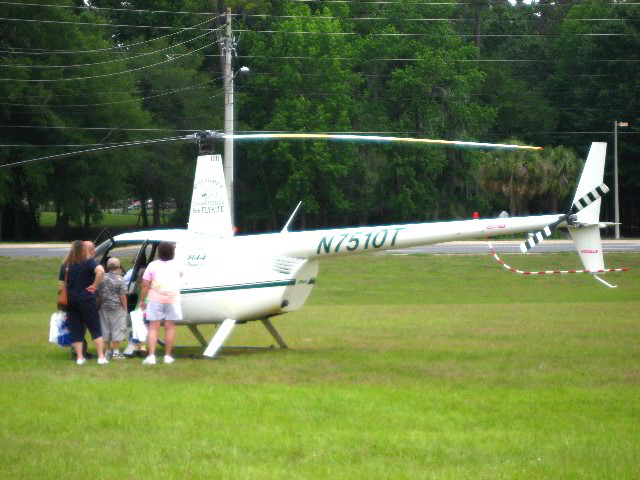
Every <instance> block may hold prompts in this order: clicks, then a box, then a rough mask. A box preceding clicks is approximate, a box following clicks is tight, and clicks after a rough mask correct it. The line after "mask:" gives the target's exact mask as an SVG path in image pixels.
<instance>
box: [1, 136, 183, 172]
mask: <svg viewBox="0 0 640 480" xmlns="http://www.w3.org/2000/svg"><path fill="white" fill-rule="evenodd" d="M179 140H184V136H181V137H168V138H159V139H156V140H140V141H137V142H125V143H120V144H115V145H110V146H107V147H97V148H89V149H86V150H78V151H76V152H67V153H59V154H56V155H47V156H46V157H39V158H31V159H29V160H20V161H18V162H12V163H5V164H3V165H0V168H9V167H15V166H17V165H26V164H27V163H34V162H41V161H44V160H54V159H56V158H62V157H71V156H75V155H82V154H83V153H95V152H102V151H105V150H113V149H116V148H124V147H136V146H140V145H153V144H155V143H164V142H177V141H179Z"/></svg>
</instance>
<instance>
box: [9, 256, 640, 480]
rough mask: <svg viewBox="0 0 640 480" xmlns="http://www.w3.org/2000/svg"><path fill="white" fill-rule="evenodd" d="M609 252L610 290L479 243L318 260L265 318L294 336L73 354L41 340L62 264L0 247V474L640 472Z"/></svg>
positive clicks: (257, 334)
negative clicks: (292, 305) (304, 297)
mask: <svg viewBox="0 0 640 480" xmlns="http://www.w3.org/2000/svg"><path fill="white" fill-rule="evenodd" d="M505 260H506V261H507V263H513V264H514V266H516V267H518V268H523V269H527V268H535V269H536V270H538V269H546V268H576V267H579V260H578V259H577V256H575V255H569V254H555V255H545V256H540V255H527V256H511V255H505ZM605 261H606V263H607V264H608V266H611V267H615V266H629V267H631V268H632V270H631V271H630V272H628V273H622V274H614V275H608V276H607V280H609V281H611V282H613V283H616V284H618V285H619V288H617V289H615V290H610V289H607V288H605V287H604V286H602V285H601V284H599V283H598V282H596V281H595V280H593V279H592V278H589V276H587V275H584V276H579V275H574V276H553V277H522V276H517V275H513V274H510V273H508V272H506V271H504V270H501V269H500V267H499V266H498V265H497V264H496V263H495V262H494V261H493V260H492V259H490V257H488V256H484V255H482V256H435V255H430V256H388V255H377V256H375V255H373V256H362V257H354V258H344V259H332V260H327V261H324V262H323V263H322V264H321V268H320V274H319V277H318V284H317V287H316V289H315V290H314V292H313V294H312V297H311V299H310V301H309V303H308V305H307V306H306V307H305V308H303V309H302V310H301V311H299V312H296V313H294V314H290V315H287V316H284V317H281V318H277V319H275V320H274V324H275V326H276V327H277V328H278V330H279V331H280V332H281V333H282V335H283V336H284V338H285V339H286V341H287V343H288V344H289V346H290V347H291V348H290V349H289V350H279V349H274V350H268V351H260V352H255V353H241V354H233V355H232V354H230V353H227V354H226V355H224V356H223V357H222V358H221V359H218V360H202V359H197V358H186V357H185V358H178V360H177V362H176V363H175V364H174V365H171V366H164V365H157V366H155V367H147V366H144V367H143V366H142V365H141V363H140V360H125V361H122V362H118V363H116V362H113V361H112V362H111V363H110V364H109V365H107V366H103V367H99V366H98V365H96V364H95V361H92V362H91V363H90V364H87V365H85V366H83V367H77V366H76V365H75V364H74V363H72V362H71V361H70V359H69V358H70V356H69V349H64V350H63V349H59V348H58V347H56V346H54V345H51V344H48V343H47V334H48V323H49V317H50V315H51V313H52V307H53V305H54V298H55V292H56V279H55V277H56V271H57V266H58V265H59V260H57V259H35V258H31V259H12V258H5V257H0V300H1V301H0V326H1V327H2V333H3V335H2V337H1V338H0V411H1V412H2V414H1V415H0V445H1V448H0V472H2V473H1V474H0V476H1V477H2V478H11V479H30V480H31V479H38V480H40V479H48V478H51V479H54V478H55V479H60V478H68V477H71V476H72V475H73V476H75V477H78V478H95V477H96V476H97V475H100V476H108V477H112V478H126V479H143V478H145V479H146V478H148V479H153V480H156V479H174V478H175V479H183V478H197V479H199V478H202V479H204V478H206V479H210V478H228V479H231V478H233V479H237V478H239V479H244V478H247V479H248V478H252V479H254V478H291V479H317V478H331V479H341V478H342V479H346V478H348V479H351V478H355V479H360V478H361V479H368V480H369V479H373V478H376V479H395V478H399V479H416V478H417V479H421V478H425V479H427V478H429V479H430V478H438V479H439V478H445V479H458V478H463V479H501V478H505V479H512V478H515V479H541V478H553V479H556V478H557V479H573V478H588V479H591V478H597V479H603V478H604V479H634V478H635V479H637V478H640V274H639V272H640V258H639V257H638V256H637V255H630V254H616V255H613V254H612V255H607V256H606V258H605ZM203 330H204V331H205V332H206V335H210V334H211V333H212V330H211V329H210V328H209V329H207V328H204V329H203ZM178 340H179V343H181V344H188V345H195V341H194V340H193V339H192V338H191V335H190V333H189V332H188V330H186V329H183V328H181V329H179V331H178ZM232 343H233V344H237V345H247V344H252V345H256V344H260V345H266V344H270V343H272V340H271V338H270V337H269V336H268V334H267V333H266V331H265V330H264V328H263V327H262V326H261V325H257V324H248V325H244V326H239V327H238V328H237V329H236V331H235V332H234V335H233V338H232ZM92 349H93V347H92V346H91V347H90V350H92Z"/></svg>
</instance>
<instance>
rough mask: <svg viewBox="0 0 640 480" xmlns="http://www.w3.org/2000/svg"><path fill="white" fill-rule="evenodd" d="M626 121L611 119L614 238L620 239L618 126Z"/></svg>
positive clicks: (624, 125)
mask: <svg viewBox="0 0 640 480" xmlns="http://www.w3.org/2000/svg"><path fill="white" fill-rule="evenodd" d="M628 126H629V123H628V122H618V121H617V120H614V121H613V185H614V186H613V189H614V190H615V197H614V212H615V214H614V215H615V218H614V220H613V221H614V222H615V224H616V225H615V229H616V240H620V206H619V204H618V199H619V194H618V127H628Z"/></svg>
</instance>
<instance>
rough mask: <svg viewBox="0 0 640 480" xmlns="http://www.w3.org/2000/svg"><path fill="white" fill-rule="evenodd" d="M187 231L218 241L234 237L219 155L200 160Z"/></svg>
mask: <svg viewBox="0 0 640 480" xmlns="http://www.w3.org/2000/svg"><path fill="white" fill-rule="evenodd" d="M188 229H189V230H190V231H193V232H197V233H204V234H208V235H214V236H218V237H231V236H233V228H232V225H231V215H230V212H229V200H228V198H227V189H226V188H225V183H224V173H223V170H222V157H221V156H220V155H200V156H199V157H198V163H197V164H196V176H195V179H194V181H193V196H192V197H191V212H190V213H189V227H188Z"/></svg>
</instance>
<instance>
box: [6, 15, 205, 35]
mask: <svg viewBox="0 0 640 480" xmlns="http://www.w3.org/2000/svg"><path fill="white" fill-rule="evenodd" d="M0 21H5V22H26V23H48V24H54V25H82V26H92V27H110V28H122V27H127V28H153V29H158V30H181V29H182V27H166V26H160V25H125V24H119V23H94V22H73V21H66V20H36V19H30V18H6V17H0ZM207 21H209V20H207ZM196 30H207V31H208V32H210V31H212V30H211V29H208V28H198V29H196Z"/></svg>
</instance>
